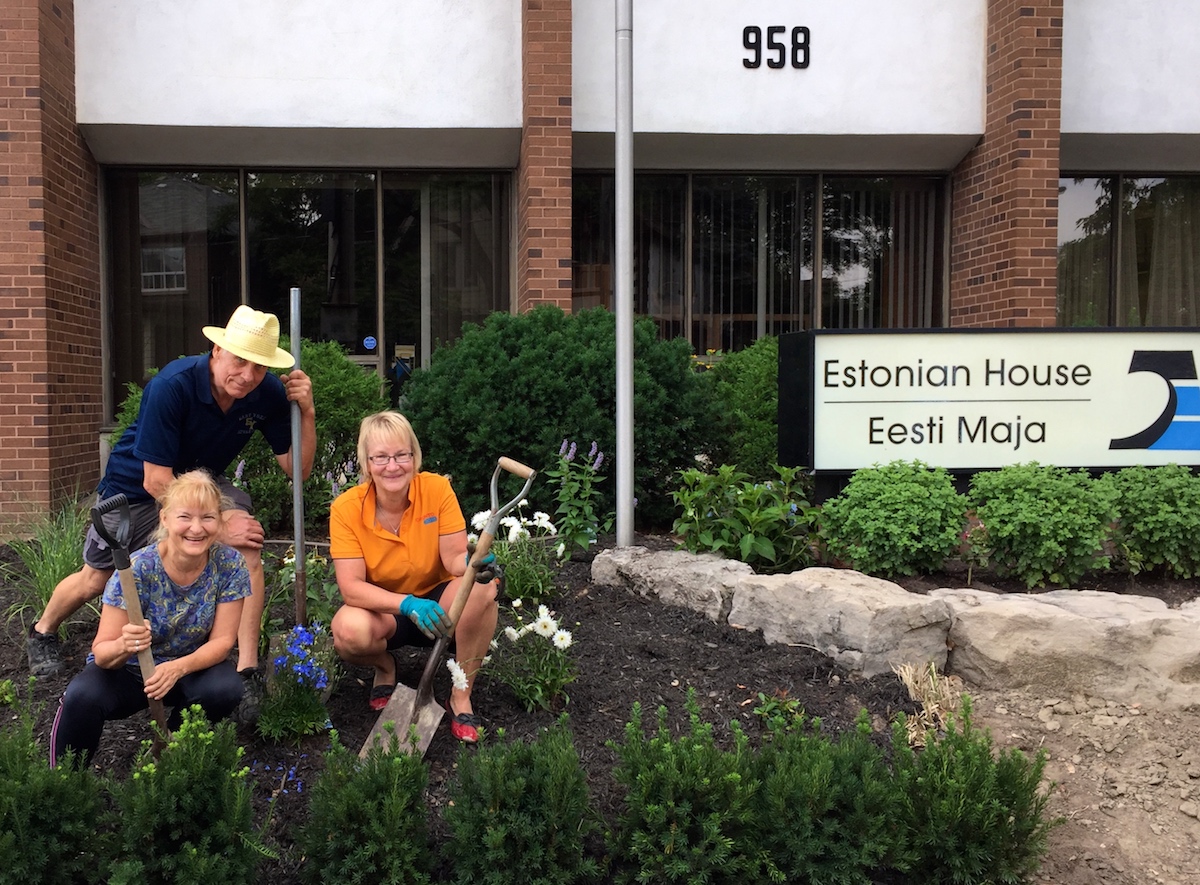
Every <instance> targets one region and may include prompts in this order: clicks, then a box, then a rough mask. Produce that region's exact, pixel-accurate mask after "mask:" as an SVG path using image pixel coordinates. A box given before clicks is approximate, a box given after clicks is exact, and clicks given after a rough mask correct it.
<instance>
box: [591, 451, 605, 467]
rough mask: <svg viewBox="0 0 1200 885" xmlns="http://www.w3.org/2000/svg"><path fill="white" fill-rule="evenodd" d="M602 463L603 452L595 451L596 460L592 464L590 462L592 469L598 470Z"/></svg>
mask: <svg viewBox="0 0 1200 885" xmlns="http://www.w3.org/2000/svg"><path fill="white" fill-rule="evenodd" d="M603 463H604V453H603V452H597V453H596V462H595V463H594V464H592V470H597V471H598V470H599V469H600V465H601V464H603Z"/></svg>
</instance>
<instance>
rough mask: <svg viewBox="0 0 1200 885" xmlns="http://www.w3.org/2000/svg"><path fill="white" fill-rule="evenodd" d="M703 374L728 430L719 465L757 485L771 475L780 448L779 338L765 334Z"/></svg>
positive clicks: (730, 354) (772, 474)
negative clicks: (730, 466) (732, 466)
mask: <svg viewBox="0 0 1200 885" xmlns="http://www.w3.org/2000/svg"><path fill="white" fill-rule="evenodd" d="M711 368H712V370H711V371H710V372H708V373H707V374H706V375H705V378H706V380H708V381H711V382H712V389H713V397H714V399H715V400H716V402H717V403H718V404H719V411H720V413H721V416H722V418H723V420H724V422H725V423H726V424H727V425H728V429H727V430H726V431H725V433H724V436H725V439H724V442H723V448H724V451H723V453H722V454H723V457H722V458H721V463H725V464H736V465H737V468H738V470H741V471H742V472H743V473H745V474H747V475H748V476H749V477H750V478H751V479H752V480H754V481H756V482H765V481H767V480H771V479H773V478H774V476H775V461H776V458H777V457H778V446H779V417H778V412H779V339H778V338H776V337H774V336H771V335H767V336H764V337H762V338H759V339H758V340H757V341H755V342H754V343H753V344H751V345H750V346H749V347H746V348H743V349H742V350H738V351H735V352H733V353H729V354H725V355H724V356H723V357H722V358H721V359H719V360H716V361H715V362H714V363H713V365H712V367H711Z"/></svg>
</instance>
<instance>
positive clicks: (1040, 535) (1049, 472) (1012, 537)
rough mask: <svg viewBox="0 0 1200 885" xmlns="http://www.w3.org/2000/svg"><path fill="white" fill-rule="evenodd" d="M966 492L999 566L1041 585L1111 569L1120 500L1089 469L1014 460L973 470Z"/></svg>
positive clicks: (982, 542)
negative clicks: (1109, 546) (1110, 545)
mask: <svg viewBox="0 0 1200 885" xmlns="http://www.w3.org/2000/svg"><path fill="white" fill-rule="evenodd" d="M968 497H969V503H970V506H971V508H972V509H973V510H974V512H975V515H976V516H977V517H978V518H979V520H980V522H981V523H982V524H983V525H984V526H985V529H984V530H983V531H982V532H981V533H980V536H979V537H978V538H977V539H976V540H975V543H976V544H977V545H978V546H979V547H981V548H982V550H983V552H984V554H985V555H986V556H987V558H988V560H989V562H990V563H991V565H992V567H993V568H994V569H996V571H998V572H999V573H1001V574H1004V575H1014V576H1015V577H1017V578H1018V579H1019V580H1022V581H1024V582H1025V584H1026V585H1027V586H1029V587H1036V586H1040V585H1042V584H1045V583H1047V582H1049V583H1052V584H1070V583H1071V582H1073V581H1077V580H1079V578H1081V577H1082V576H1083V575H1084V574H1085V573H1086V572H1087V571H1088V570H1090V569H1103V568H1108V564H1109V558H1108V556H1107V555H1106V554H1105V553H1104V552H1103V551H1104V547H1105V543H1106V541H1107V539H1108V537H1109V532H1110V526H1111V525H1112V523H1113V520H1114V517H1115V514H1116V502H1115V501H1114V500H1113V498H1112V495H1111V491H1110V490H1109V489H1108V488H1106V487H1105V486H1103V485H1101V484H1098V483H1096V482H1095V481H1093V480H1092V479H1091V477H1089V476H1088V474H1087V473H1086V472H1084V471H1082V470H1068V469H1066V468H1063V467H1049V466H1044V465H1040V464H1037V463H1033V462H1031V463H1028V464H1010V465H1007V466H1005V467H1001V468H1000V469H999V470H992V471H987V472H984V473H977V474H975V476H974V477H972V478H971V488H970V492H969V495H968Z"/></svg>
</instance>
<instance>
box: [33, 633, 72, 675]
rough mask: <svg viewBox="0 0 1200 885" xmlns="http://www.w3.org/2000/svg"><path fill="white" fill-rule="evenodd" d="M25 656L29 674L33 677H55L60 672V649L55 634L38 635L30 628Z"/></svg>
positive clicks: (61, 663)
mask: <svg viewBox="0 0 1200 885" xmlns="http://www.w3.org/2000/svg"><path fill="white" fill-rule="evenodd" d="M25 654H26V656H27V657H28V658H29V672H30V673H32V674H33V675H34V676H57V675H58V673H59V672H61V671H62V668H63V660H62V648H61V647H60V646H59V643H58V634H57V633H39V632H38V631H37V629H36V628H34V627H33V626H30V628H29V636H28V638H27V639H26V640H25Z"/></svg>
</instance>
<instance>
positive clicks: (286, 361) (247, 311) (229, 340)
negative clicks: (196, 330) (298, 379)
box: [201, 304, 296, 369]
mask: <svg viewBox="0 0 1200 885" xmlns="http://www.w3.org/2000/svg"><path fill="white" fill-rule="evenodd" d="M201 331H203V332H204V337H205V338H207V339H208V340H209V341H211V342H212V343H213V344H215V345H217V347H220V348H222V349H223V350H228V351H229V352H230V353H232V354H236V355H237V356H240V357H241V358H242V359H244V360H249V361H250V362H252V363H258V364H259V365H260V366H270V367H271V368H272V369H290V368H291V367H292V366H294V365H295V364H296V361H295V360H294V359H293V358H292V355H291V354H290V353H288V352H287V351H286V350H280V349H279V319H278V317H276V316H275V314H273V313H263V312H262V311H261V310H255V309H254V308H252V307H247V306H246V305H244V304H243V305H240V306H239V307H238V309H237V310H235V311H234V312H233V316H231V317H230V318H229V323H228V324H227V325H226V326H225V328H224V329H222V328H221V327H220V326H205V327H204V328H203V329H202V330H201Z"/></svg>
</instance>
